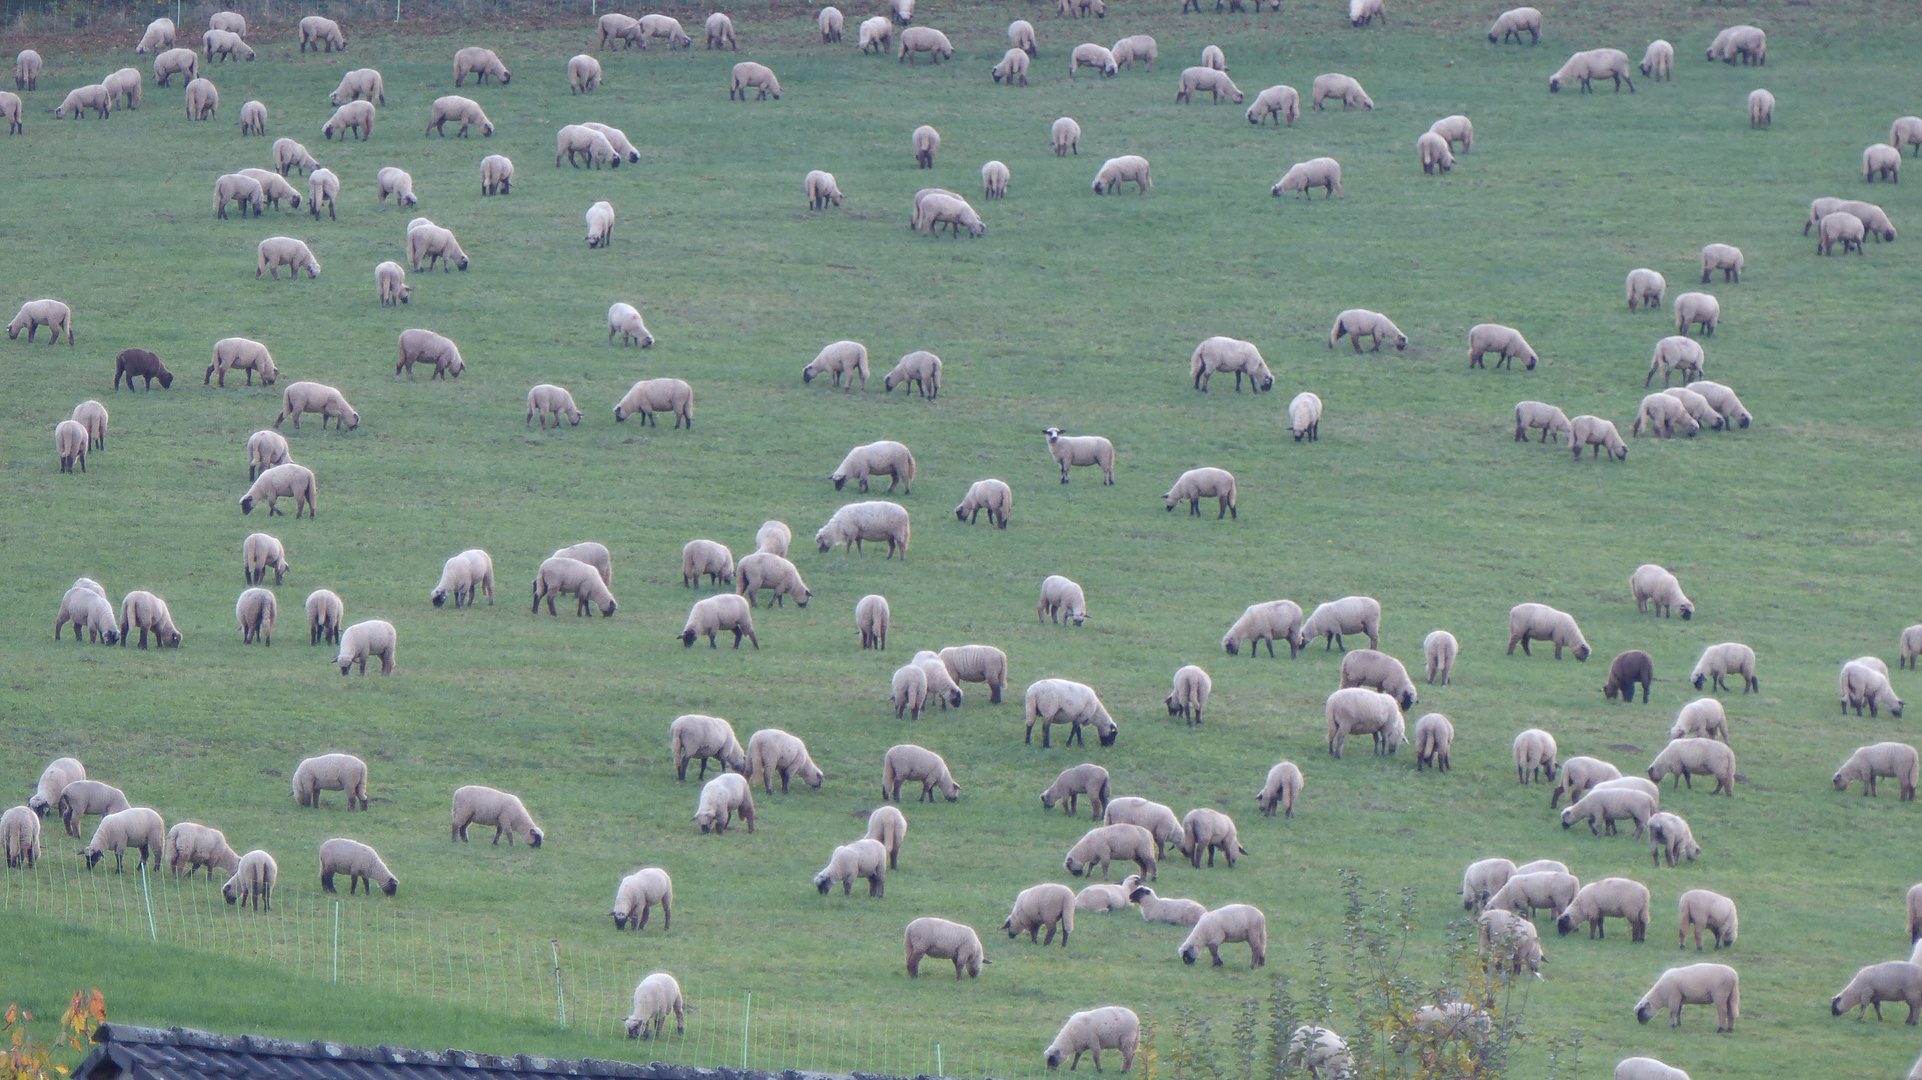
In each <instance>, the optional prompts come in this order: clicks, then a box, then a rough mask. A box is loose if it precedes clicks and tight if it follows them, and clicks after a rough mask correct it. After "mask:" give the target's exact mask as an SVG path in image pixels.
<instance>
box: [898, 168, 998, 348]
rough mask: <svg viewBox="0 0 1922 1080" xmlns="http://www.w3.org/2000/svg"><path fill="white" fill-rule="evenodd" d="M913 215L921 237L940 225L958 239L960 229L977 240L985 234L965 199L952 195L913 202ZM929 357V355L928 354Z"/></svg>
mask: <svg viewBox="0 0 1922 1080" xmlns="http://www.w3.org/2000/svg"><path fill="white" fill-rule="evenodd" d="M915 215H916V216H917V217H918V218H919V220H920V225H919V230H920V232H921V234H922V235H923V236H933V235H934V234H935V233H936V232H937V231H938V230H939V229H940V227H941V226H942V225H946V226H948V229H949V232H950V234H951V235H952V236H954V237H956V238H958V237H960V235H961V229H962V228H963V227H966V228H967V230H968V235H969V236H970V237H973V238H974V239H977V240H979V239H980V238H981V237H982V236H984V235H986V234H987V231H988V227H987V225H986V224H984V223H983V222H982V221H981V215H979V214H977V213H975V211H974V207H972V206H969V205H968V201H967V200H966V199H963V198H960V197H958V196H953V195H944V194H939V193H935V194H930V195H928V196H927V197H925V198H921V199H917V200H916V201H915ZM930 355H931V354H930Z"/></svg>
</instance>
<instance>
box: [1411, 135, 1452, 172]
mask: <svg viewBox="0 0 1922 1080" xmlns="http://www.w3.org/2000/svg"><path fill="white" fill-rule="evenodd" d="M1415 157H1416V159H1417V160H1419V161H1420V162H1421V171H1422V173H1423V174H1424V175H1433V174H1434V172H1435V171H1436V170H1437V169H1439V170H1441V171H1442V172H1447V171H1448V170H1450V169H1452V168H1454V167H1455V155H1453V154H1451V153H1449V152H1448V142H1447V140H1445V139H1443V138H1442V137H1441V136H1440V135H1437V134H1435V133H1434V132H1432V131H1427V132H1423V133H1422V134H1421V136H1420V137H1419V138H1417V139H1416V140H1415Z"/></svg>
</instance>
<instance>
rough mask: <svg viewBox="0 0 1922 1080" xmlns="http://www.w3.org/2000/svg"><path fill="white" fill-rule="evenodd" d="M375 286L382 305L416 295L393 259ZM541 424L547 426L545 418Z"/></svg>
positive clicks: (376, 273)
mask: <svg viewBox="0 0 1922 1080" xmlns="http://www.w3.org/2000/svg"><path fill="white" fill-rule="evenodd" d="M374 288H375V289H376V290H377V291H378V292H379V293H380V306H381V307H399V306H400V305H402V304H405V303H406V302H407V298H408V297H410V296H412V295H414V288H413V286H411V285H409V284H407V271H406V270H405V269H403V268H402V267H401V265H400V264H399V263H397V262H394V261H393V260H392V259H389V260H387V261H385V262H382V263H380V264H379V265H378V266H375V267H374ZM556 389H558V387H557V388H556ZM574 422H575V423H579V422H580V420H579V419H578V418H577V419H576V420H575V421H574ZM541 426H542V427H543V428H545V427H546V426H547V423H546V420H545V419H543V420H542V422H541Z"/></svg>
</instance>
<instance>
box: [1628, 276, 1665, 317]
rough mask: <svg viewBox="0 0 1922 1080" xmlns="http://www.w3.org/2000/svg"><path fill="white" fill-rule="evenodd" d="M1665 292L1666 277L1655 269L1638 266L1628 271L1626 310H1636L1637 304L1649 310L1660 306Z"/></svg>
mask: <svg viewBox="0 0 1922 1080" xmlns="http://www.w3.org/2000/svg"><path fill="white" fill-rule="evenodd" d="M1666 292H1668V281H1667V279H1665V278H1663V277H1662V275H1660V274H1658V273H1656V272H1655V271H1653V270H1650V269H1648V268H1647V267H1640V268H1637V269H1634V270H1630V271H1629V272H1628V310H1630V311H1634V310H1636V308H1637V305H1640V306H1641V307H1643V308H1647V309H1651V310H1652V309H1656V308H1660V307H1661V306H1662V296H1663V294H1664V293H1666Z"/></svg>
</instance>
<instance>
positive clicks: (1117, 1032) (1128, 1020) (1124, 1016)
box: [1024, 894, 1141, 1072]
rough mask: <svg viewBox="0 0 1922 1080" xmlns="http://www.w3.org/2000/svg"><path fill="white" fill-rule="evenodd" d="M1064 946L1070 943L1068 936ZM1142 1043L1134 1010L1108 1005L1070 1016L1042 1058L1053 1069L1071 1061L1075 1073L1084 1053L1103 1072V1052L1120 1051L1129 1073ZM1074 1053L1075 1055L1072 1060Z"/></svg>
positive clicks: (1063, 942)
mask: <svg viewBox="0 0 1922 1080" xmlns="http://www.w3.org/2000/svg"><path fill="white" fill-rule="evenodd" d="M1024 895H1025V894H1024ZM1062 944H1063V945H1066V944H1067V941H1066V939H1065V935H1064V938H1063V941H1062ZM1140 1043H1141V1018H1140V1017H1138V1016H1136V1015H1135V1013H1134V1010H1133V1009H1127V1008H1123V1007H1122V1006H1120V1005H1107V1006H1103V1007H1101V1008H1098V1009H1089V1010H1087V1011H1085V1012H1078V1013H1075V1014H1074V1015H1073V1016H1070V1017H1068V1022H1067V1023H1065V1024H1063V1025H1061V1030H1060V1031H1059V1032H1057V1033H1056V1034H1055V1037H1054V1041H1053V1042H1051V1043H1049V1044H1048V1048H1047V1050H1045V1051H1043V1052H1042V1055H1041V1059H1042V1061H1043V1062H1044V1063H1046V1064H1047V1066H1048V1068H1050V1069H1059V1068H1060V1067H1061V1062H1062V1061H1063V1060H1067V1061H1068V1070H1069V1071H1070V1072H1072V1071H1074V1070H1075V1068H1076V1067H1078V1066H1079V1065H1080V1064H1081V1055H1082V1054H1083V1053H1093V1054H1094V1069H1095V1071H1096V1072H1100V1071H1101V1051H1103V1050H1119V1051H1121V1071H1122V1072H1127V1071H1128V1070H1130V1069H1132V1068H1134V1062H1135V1050H1136V1048H1137V1047H1138V1046H1139V1045H1140ZM1070 1054H1072V1055H1074V1056H1073V1058H1071V1059H1070V1058H1069V1055H1070Z"/></svg>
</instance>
